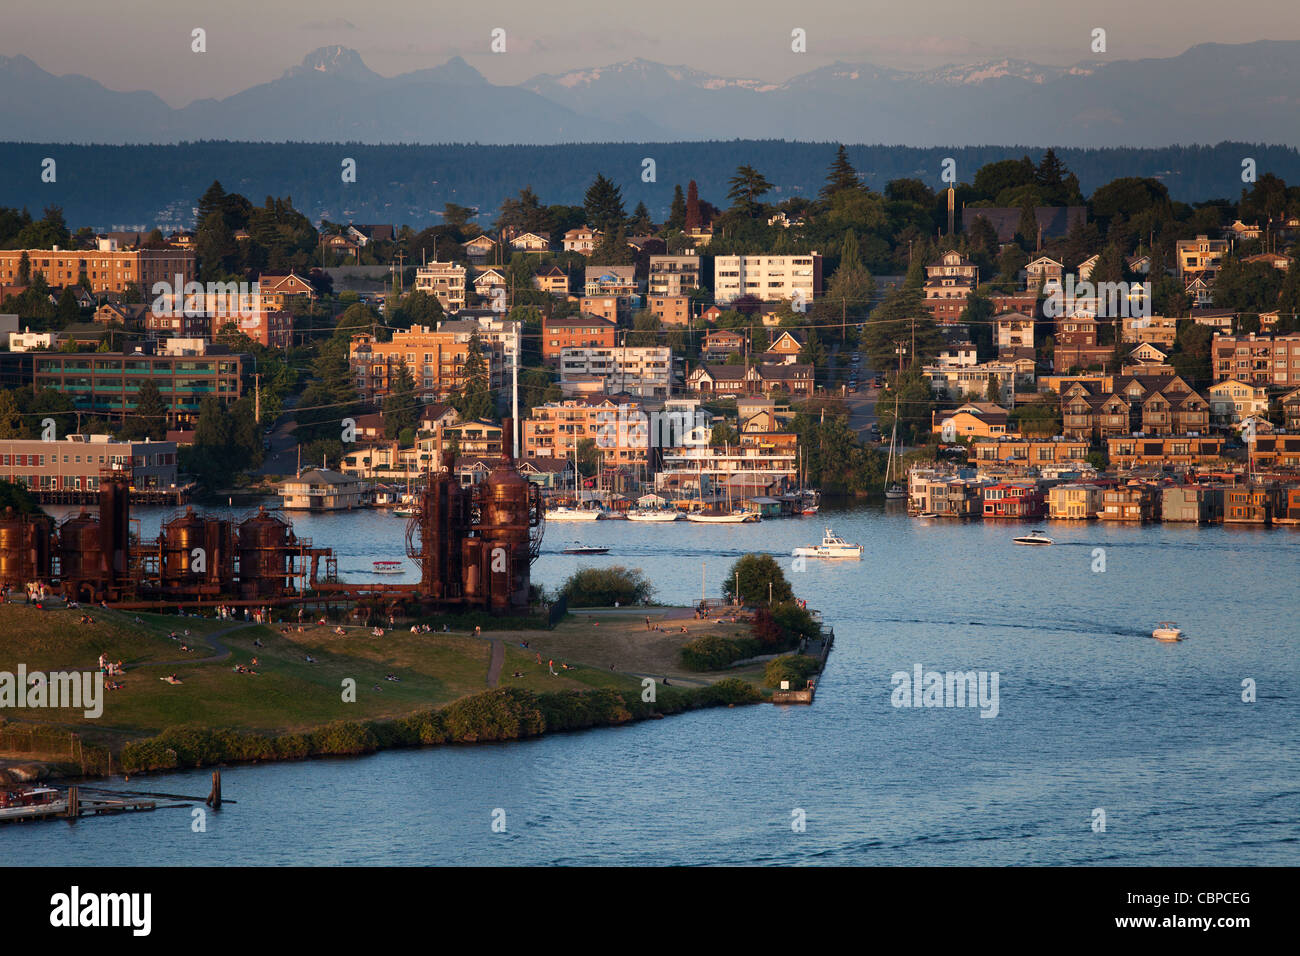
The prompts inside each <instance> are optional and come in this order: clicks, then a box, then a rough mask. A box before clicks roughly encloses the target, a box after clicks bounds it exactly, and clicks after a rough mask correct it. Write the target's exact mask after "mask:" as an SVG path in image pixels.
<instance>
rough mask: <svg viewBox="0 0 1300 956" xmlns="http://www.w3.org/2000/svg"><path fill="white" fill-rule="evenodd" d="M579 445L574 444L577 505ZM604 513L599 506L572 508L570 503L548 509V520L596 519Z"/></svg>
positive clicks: (574, 479) (574, 496) (576, 500)
mask: <svg viewBox="0 0 1300 956" xmlns="http://www.w3.org/2000/svg"><path fill="white" fill-rule="evenodd" d="M578 483H579V478H578V445H577V443H576V442H575V443H574V445H573V500H574V503H575V505H576V504H577V503H578V496H579V492H578ZM602 517H604V515H603V514H602V512H601V511H600V510H599V509H597V508H578V507H573V508H570V507H569V506H568V505H557V506H555V507H553V508H547V509H546V520H547V521H595V520H596V519H598V518H602Z"/></svg>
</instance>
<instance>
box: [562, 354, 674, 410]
mask: <svg viewBox="0 0 1300 956" xmlns="http://www.w3.org/2000/svg"><path fill="white" fill-rule="evenodd" d="M674 371H675V370H674V368H673V352H672V349H670V348H668V346H666V345H624V346H616V347H614V348H566V349H562V350H561V351H560V388H564V386H565V385H566V384H572V383H576V382H582V381H588V380H590V379H591V378H593V377H594V378H600V379H604V384H605V391H606V393H609V394H615V393H622V392H626V393H627V394H629V395H636V396H638V397H641V398H667V397H668V396H669V395H670V394H672V390H673V386H674V384H676V378H677V376H676V375H675V374H674Z"/></svg>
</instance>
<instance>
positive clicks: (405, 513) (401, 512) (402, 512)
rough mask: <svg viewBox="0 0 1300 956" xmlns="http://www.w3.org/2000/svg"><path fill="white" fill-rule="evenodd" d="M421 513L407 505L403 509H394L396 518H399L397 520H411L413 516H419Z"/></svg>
mask: <svg viewBox="0 0 1300 956" xmlns="http://www.w3.org/2000/svg"><path fill="white" fill-rule="evenodd" d="M419 513H420V512H419V510H418V509H416V508H412V507H410V506H409V505H407V506H403V507H401V508H394V509H393V515H394V517H397V518H410V517H411V516H413V515H417V514H419Z"/></svg>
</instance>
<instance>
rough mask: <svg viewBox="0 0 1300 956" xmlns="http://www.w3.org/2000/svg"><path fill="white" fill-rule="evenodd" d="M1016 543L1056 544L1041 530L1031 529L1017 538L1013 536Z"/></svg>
mask: <svg viewBox="0 0 1300 956" xmlns="http://www.w3.org/2000/svg"><path fill="white" fill-rule="evenodd" d="M1012 540H1013V541H1015V542H1016V544H1056V542H1055V541H1053V540H1052V539H1051V538H1049V537H1048V536H1047V535H1045V534H1043V532H1041V531H1031V532H1029V534H1022V535H1021V536H1020V537H1018V538H1013V539H1012Z"/></svg>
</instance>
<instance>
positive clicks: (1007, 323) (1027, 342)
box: [993, 312, 1034, 351]
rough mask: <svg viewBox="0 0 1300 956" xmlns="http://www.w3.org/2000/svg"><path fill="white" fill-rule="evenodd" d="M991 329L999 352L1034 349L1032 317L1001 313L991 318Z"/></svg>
mask: <svg viewBox="0 0 1300 956" xmlns="http://www.w3.org/2000/svg"><path fill="white" fill-rule="evenodd" d="M993 329H994V332H995V335H996V342H997V347H998V349H999V351H1000V350H1002V349H1008V348H1033V347H1034V319H1033V316H1029V315H1025V314H1024V313H1023V312H1003V313H1001V314H1000V315H995V316H994V317H993Z"/></svg>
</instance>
